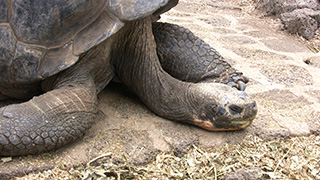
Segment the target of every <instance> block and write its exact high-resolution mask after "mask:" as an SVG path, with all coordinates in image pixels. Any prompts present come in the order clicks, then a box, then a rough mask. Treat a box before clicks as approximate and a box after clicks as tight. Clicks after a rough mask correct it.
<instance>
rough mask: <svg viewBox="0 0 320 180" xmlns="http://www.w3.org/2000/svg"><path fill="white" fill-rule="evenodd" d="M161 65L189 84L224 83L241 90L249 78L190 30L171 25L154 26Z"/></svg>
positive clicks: (155, 24) (159, 24)
mask: <svg viewBox="0 0 320 180" xmlns="http://www.w3.org/2000/svg"><path fill="white" fill-rule="evenodd" d="M152 29H153V33H154V36H155V40H156V43H157V53H158V56H159V60H160V62H161V65H162V67H163V69H164V70H165V71H167V72H168V73H169V74H170V75H172V76H173V77H175V78H177V79H180V80H183V81H187V82H214V83H223V84H227V85H229V86H231V87H236V88H237V89H239V90H244V89H245V84H246V83H247V82H248V81H249V79H248V78H247V77H245V76H243V74H242V73H241V72H239V71H237V70H236V69H234V68H232V67H231V66H230V64H229V63H227V62H226V61H225V60H224V58H223V57H222V56H221V55H220V54H219V53H218V52H217V51H216V50H215V49H214V48H212V47H210V46H209V45H208V44H207V43H205V42H204V41H203V40H201V39H200V38H198V37H197V36H195V35H194V34H193V33H192V32H191V31H190V30H188V29H186V28H184V27H181V26H178V25H175V24H169V23H159V22H155V23H153V24H152Z"/></svg>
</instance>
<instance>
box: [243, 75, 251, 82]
mask: <svg viewBox="0 0 320 180" xmlns="http://www.w3.org/2000/svg"><path fill="white" fill-rule="evenodd" d="M242 77H243V82H244V83H245V84H247V83H248V82H249V80H250V79H249V78H248V76H242Z"/></svg>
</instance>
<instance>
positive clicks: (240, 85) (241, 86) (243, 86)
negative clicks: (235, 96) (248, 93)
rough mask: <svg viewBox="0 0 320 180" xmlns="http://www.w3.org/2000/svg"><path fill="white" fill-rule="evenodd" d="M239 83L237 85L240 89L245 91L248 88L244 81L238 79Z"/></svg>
mask: <svg viewBox="0 0 320 180" xmlns="http://www.w3.org/2000/svg"><path fill="white" fill-rule="evenodd" d="M237 85H238V86H237V87H238V89H239V91H244V90H245V89H246V84H245V83H244V82H242V81H238V82H237Z"/></svg>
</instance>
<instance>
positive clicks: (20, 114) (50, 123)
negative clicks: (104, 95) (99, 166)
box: [0, 76, 97, 156]
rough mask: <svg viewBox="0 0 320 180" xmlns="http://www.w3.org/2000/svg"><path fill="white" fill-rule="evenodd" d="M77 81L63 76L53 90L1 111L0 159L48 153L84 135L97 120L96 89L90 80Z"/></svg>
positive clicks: (85, 78)
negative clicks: (0, 157)
mask: <svg viewBox="0 0 320 180" xmlns="http://www.w3.org/2000/svg"><path fill="white" fill-rule="evenodd" d="M76 78H77V82H73V79H74V77H72V76H71V77H62V81H63V82H62V81H60V82H59V80H56V81H55V84H56V85H54V87H53V90H52V91H49V92H47V93H45V94H43V95H41V96H38V97H34V98H33V99H31V100H29V101H28V102H25V103H21V104H13V105H8V106H5V107H2V108H0V156H16V155H25V154H36V153H39V152H43V151H49V150H52V149H56V148H58V147H60V146H63V145H65V144H67V143H70V142H72V141H74V140H76V139H78V138H80V137H81V136H83V134H84V132H85V130H86V129H88V128H89V127H90V126H91V124H92V122H93V120H94V119H95V117H96V112H97V97H96V88H95V85H94V83H93V80H92V79H90V78H88V77H83V78H82V81H81V77H79V76H76ZM57 79H59V77H58V78H57Z"/></svg>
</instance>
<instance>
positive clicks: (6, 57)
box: [0, 0, 169, 86]
mask: <svg viewBox="0 0 320 180" xmlns="http://www.w3.org/2000/svg"><path fill="white" fill-rule="evenodd" d="M168 1H169V0H148V1H143V0H76V1H75V0H54V1H52V0H0V85H2V86H3V85H8V84H26V83H32V82H37V81H40V80H43V79H45V78H47V77H49V76H52V75H54V74H56V73H58V72H60V71H62V70H64V69H66V68H68V67H70V66H72V65H73V64H75V63H76V62H77V61H78V59H79V56H80V55H81V54H82V53H84V52H86V51H87V50H89V49H90V48H92V47H93V46H95V45H97V44H99V43H100V42H102V41H104V40H106V39H107V38H108V37H110V36H112V35H113V34H115V33H116V32H117V31H119V29H121V28H122V27H123V26H124V23H125V22H126V21H130V20H134V19H138V18H142V17H145V16H148V15H151V14H152V13H154V12H156V11H157V10H158V11H159V9H161V8H164V7H165V6H166V4H167V3H168Z"/></svg>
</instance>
